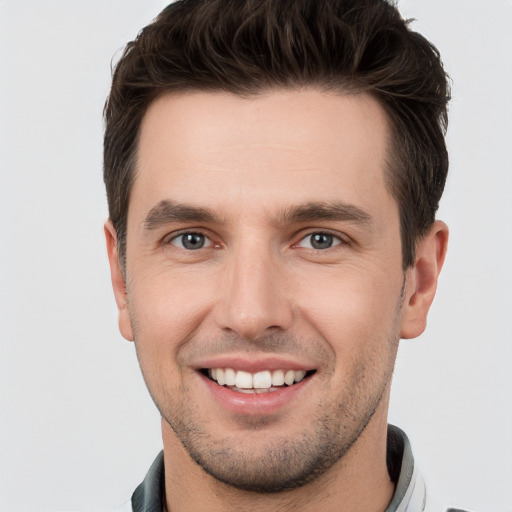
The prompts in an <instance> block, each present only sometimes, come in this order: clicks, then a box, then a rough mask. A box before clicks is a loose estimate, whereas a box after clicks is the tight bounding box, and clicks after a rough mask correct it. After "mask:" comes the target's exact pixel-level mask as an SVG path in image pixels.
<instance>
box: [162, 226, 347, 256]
mask: <svg viewBox="0 0 512 512" xmlns="http://www.w3.org/2000/svg"><path fill="white" fill-rule="evenodd" d="M186 235H189V236H194V235H195V236H200V237H203V238H204V242H205V243H206V244H208V245H207V246H206V247H205V246H204V245H202V246H201V247H198V248H187V247H184V243H183V237H185V236H186ZM314 236H324V237H328V238H330V239H331V245H330V246H329V247H325V248H315V247H303V246H301V244H302V243H303V242H304V241H306V240H307V239H308V238H309V239H311V238H312V237H314ZM180 239H181V240H182V243H181V246H179V245H177V244H175V243H173V242H175V241H177V240H180ZM348 243H349V242H347V240H345V239H343V238H342V237H341V236H339V235H336V234H334V233H331V232H329V231H312V232H310V233H308V234H306V235H304V236H303V237H301V239H300V240H299V242H298V243H296V244H294V245H293V247H294V248H296V247H299V248H301V247H302V248H304V249H307V250H312V251H318V252H325V251H327V250H329V249H332V248H334V247H337V246H339V245H347V244H348ZM165 244H167V245H174V246H175V247H178V248H179V249H182V250H185V251H187V252H193V251H198V250H200V249H212V248H215V247H216V246H218V245H217V244H215V242H213V241H212V239H211V238H210V237H209V236H208V235H206V234H205V233H202V232H201V231H199V230H198V231H182V232H180V233H178V234H175V235H174V236H172V237H171V238H168V239H167V241H165ZM311 245H313V243H311Z"/></svg>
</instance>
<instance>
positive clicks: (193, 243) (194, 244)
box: [182, 233, 204, 249]
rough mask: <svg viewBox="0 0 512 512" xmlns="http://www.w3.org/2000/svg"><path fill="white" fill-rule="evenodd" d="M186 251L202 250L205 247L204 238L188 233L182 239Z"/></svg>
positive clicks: (197, 234)
mask: <svg viewBox="0 0 512 512" xmlns="http://www.w3.org/2000/svg"><path fill="white" fill-rule="evenodd" d="M182 241H183V247H185V249H201V247H203V245H204V236H203V235H201V234H199V233H187V234H186V235H183V238H182Z"/></svg>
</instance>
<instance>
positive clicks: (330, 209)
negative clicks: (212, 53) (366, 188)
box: [144, 199, 373, 230]
mask: <svg viewBox="0 0 512 512" xmlns="http://www.w3.org/2000/svg"><path fill="white" fill-rule="evenodd" d="M277 221H278V223H280V224H287V223H290V224H292V223H302V222H312V221H338V222H340V221H341V222H353V223H356V224H368V225H372V224H373V221H372V217H371V215H370V214H369V213H368V212H366V211H365V210H363V209H361V208H359V207H357V206H354V205H351V204H346V203H341V202H310V203H306V204H303V205H298V206H292V207H290V208H286V209H285V210H284V211H282V212H281V213H280V214H279V215H278V217H277ZM173 222H199V223H203V222H204V223H214V222H218V219H217V216H216V215H215V213H214V212H213V211H212V210H209V209H207V208H200V207H196V206H191V205H187V204H182V203H178V202H174V201H169V200H167V199H164V200H162V201H160V202H159V203H158V204H157V205H156V206H154V207H153V208H152V209H151V210H150V211H149V213H148V215H147V216H146V218H145V220H144V228H145V229H147V230H153V229H158V228H160V227H162V226H165V225H167V224H171V223H173Z"/></svg>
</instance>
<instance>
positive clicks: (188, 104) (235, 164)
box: [131, 90, 389, 215]
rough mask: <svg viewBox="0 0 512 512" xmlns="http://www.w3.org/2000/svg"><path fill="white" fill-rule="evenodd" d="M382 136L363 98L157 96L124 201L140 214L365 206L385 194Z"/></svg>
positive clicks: (380, 113)
mask: <svg viewBox="0 0 512 512" xmlns="http://www.w3.org/2000/svg"><path fill="white" fill-rule="evenodd" d="M388 135H389V126H388V121H387V117H386V114H385V112H384V109H383V108H382V107H381V105H380V104H379V103H378V101H377V100H375V99H374V98H373V97H372V96H370V95H366V94H357V95H356V94H350V95H349V94H345V95H342V94H331V93H325V92H320V91H316V90H277V91H271V92H268V93H265V94H260V95H257V96H251V97H249V98H242V97H239V96H236V95H233V94H230V93H225V92H187V93H179V94H175V93H173V94H166V95H163V96H161V97H160V98H158V99H157V100H155V101H154V102H153V103H152V104H151V105H150V107H149V109H148V111H147V113H146V115H145V117H144V119H143V122H142V126H141V134H140V141H139V148H138V149H139V151H138V163H137V173H136V179H135V183H134V187H133V190H132V199H133V200H134V201H137V202H139V203H141V202H142V203H144V204H143V205H140V206H141V208H145V209H146V212H147V210H148V209H150V208H151V207H153V206H154V205H155V204H157V203H158V202H159V201H161V200H162V199H172V200H175V201H178V202H186V203H190V202H191V201H192V202H195V203H198V204H197V205H198V206H202V207H207V208H212V209H221V210H222V209H225V210H227V209H228V208H230V207H233V206H236V207H237V209H238V210H240V209H242V208H243V207H244V206H246V207H247V209H249V207H252V209H253V211H254V210H255V209H257V211H258V215H262V214H263V212H265V211H267V210H271V209H272V208H286V207H287V206H289V204H291V203H293V204H300V203H305V202H312V201H313V202H318V201H340V200H341V201H346V202H350V203H356V204H359V205H360V206H362V207H364V206H365V205H367V206H370V205H371V203H372V201H375V199H376V195H379V194H380V195H381V196H385V195H387V190H386V186H385V167H386V153H387V147H388ZM167 196H169V197H167ZM387 199H389V197H387ZM131 208H132V205H131ZM141 214H144V212H141ZM227 215H229V212H227Z"/></svg>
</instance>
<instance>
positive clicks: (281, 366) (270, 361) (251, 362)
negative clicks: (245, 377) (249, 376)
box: [194, 356, 316, 373]
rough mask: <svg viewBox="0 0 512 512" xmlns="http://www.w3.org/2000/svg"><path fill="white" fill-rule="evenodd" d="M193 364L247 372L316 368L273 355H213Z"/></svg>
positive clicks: (197, 366)
mask: <svg viewBox="0 0 512 512" xmlns="http://www.w3.org/2000/svg"><path fill="white" fill-rule="evenodd" d="M194 366H195V369H196V370H201V369H204V368H233V369H234V370H241V371H244V372H249V373H257V372H262V371H265V370H268V371H274V370H304V371H310V370H316V368H315V367H314V366H311V365H305V364H303V363H299V362H295V361H290V360H287V359H282V358H279V357H275V356H274V357H263V358H260V357H258V358H251V359H246V358H243V357H236V356H229V357H215V358H212V359H207V360H204V361H200V362H199V363H198V364H195V365H194Z"/></svg>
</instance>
